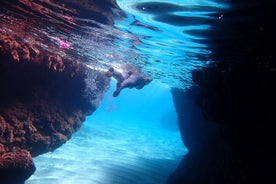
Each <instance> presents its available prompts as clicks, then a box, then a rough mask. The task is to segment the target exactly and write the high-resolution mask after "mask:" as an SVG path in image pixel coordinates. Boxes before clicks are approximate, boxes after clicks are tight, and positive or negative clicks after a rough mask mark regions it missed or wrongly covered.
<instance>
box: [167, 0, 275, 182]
mask: <svg viewBox="0 0 276 184" xmlns="http://www.w3.org/2000/svg"><path fill="white" fill-rule="evenodd" d="M230 2H232V3H233V4H232V9H230V10H229V12H225V13H223V14H224V17H225V19H226V20H225V21H222V22H220V23H218V24H217V25H215V27H214V29H213V30H212V31H213V34H211V33H210V35H212V36H211V38H210V40H211V39H213V41H214V42H215V43H220V44H219V45H216V44H213V45H212V44H210V45H211V46H212V49H213V55H212V58H213V60H214V61H216V62H214V63H213V64H212V65H211V66H210V67H208V68H204V69H202V70H197V71H194V72H193V81H194V82H195V83H196V85H197V90H195V89H189V90H187V91H186V92H184V91H179V90H173V91H172V94H173V96H174V102H175V107H176V109H177V112H178V116H179V126H180V129H181V133H182V135H183V141H184V143H185V144H187V147H188V149H189V153H188V155H187V156H186V157H185V158H184V159H183V161H182V162H181V164H180V165H179V167H178V169H177V170H176V171H175V172H174V173H173V174H172V175H171V177H170V178H169V181H168V183H170V184H180V183H183V184H184V183H185V184H189V183H193V184H194V183H212V184H214V183H218V184H219V183H229V184H237V183H242V184H251V183H268V184H272V183H274V182H275V179H274V172H273V170H272V169H271V168H273V165H274V163H273V157H274V152H273V147H274V143H273V142H274V141H273V140H275V133H274V128H273V127H274V126H273V124H274V123H275V122H276V118H275V112H274V109H275V108H274V105H275V103H276V90H275V87H274V86H275V84H276V80H275V79H276V70H275V51H274V48H275V47H274V46H275V44H276V42H275V38H274V36H273V35H274V32H275V28H273V26H272V24H271V19H270V18H271V16H272V15H271V12H272V10H271V7H273V6H272V4H271V3H272V2H271V1H264V2H262V3H260V2H257V1H256V2H254V3H253V2H252V1H250V2H249V1H248V2H247V1H243V2H241V1H237V2H236V1H230ZM227 18H229V19H227ZM220 24H221V25H220ZM191 94H194V95H193V96H191ZM191 100H193V101H194V103H191V102H190V101H191ZM195 104H197V105H198V107H199V108H200V109H201V112H202V115H203V116H204V118H205V119H206V120H209V121H205V120H204V121H203V120H202V119H199V118H198V117H197V116H200V115H194V114H195V113H189V111H190V108H195ZM187 106H188V107H187ZM186 107H187V108H186ZM187 117H188V118H187ZM189 117H192V118H189Z"/></svg>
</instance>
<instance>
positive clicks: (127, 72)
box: [106, 65, 152, 97]
mask: <svg viewBox="0 0 276 184" xmlns="http://www.w3.org/2000/svg"><path fill="white" fill-rule="evenodd" d="M106 76H107V77H114V78H115V79H116V80H117V87H116V91H114V93H113V97H117V96H118V95H119V94H120V92H121V90H122V89H124V88H136V89H142V88H143V87H144V86H145V85H147V84H149V83H150V82H151V81H152V78H151V77H147V76H145V75H144V74H143V73H142V71H141V70H140V69H138V68H135V67H131V66H127V65H124V66H123V67H122V72H119V71H115V70H114V68H112V67H110V68H109V70H108V71H107V72H106Z"/></svg>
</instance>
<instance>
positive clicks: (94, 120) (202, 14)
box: [26, 0, 228, 184]
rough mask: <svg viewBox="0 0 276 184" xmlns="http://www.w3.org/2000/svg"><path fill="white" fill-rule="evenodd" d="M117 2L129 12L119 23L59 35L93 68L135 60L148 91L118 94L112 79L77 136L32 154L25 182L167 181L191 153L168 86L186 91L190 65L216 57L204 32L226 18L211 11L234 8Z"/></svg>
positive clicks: (183, 1)
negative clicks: (147, 80)
mask: <svg viewBox="0 0 276 184" xmlns="http://www.w3.org/2000/svg"><path fill="white" fill-rule="evenodd" d="M117 2H118V5H119V6H120V7H121V8H122V9H123V10H124V11H125V12H126V14H127V18H126V19H124V20H117V21H116V23H115V26H116V27H115V28H114V27H111V26H106V25H99V26H100V28H89V27H86V30H87V31H86V32H85V33H84V34H82V35H76V34H74V33H71V34H69V35H68V34H67V37H70V40H69V39H68V38H67V37H66V35H65V34H63V33H55V37H61V38H64V39H65V40H69V43H70V44H71V45H72V47H73V48H75V49H76V50H77V51H78V54H79V55H82V56H85V57H88V58H89V59H90V62H87V63H86V65H87V66H89V67H91V68H94V69H95V68H96V69H99V70H106V69H107V68H108V67H109V66H110V65H112V66H115V67H120V64H122V63H130V64H135V65H138V66H141V67H142V68H143V71H144V72H145V73H147V74H149V75H151V76H152V77H153V78H154V80H153V82H152V83H150V84H149V85H148V86H145V87H144V88H143V89H142V90H136V89H125V90H123V91H122V92H121V94H120V96H119V97H118V98H113V97H112V93H113V91H114V88H115V81H112V84H111V88H110V90H109V91H108V92H107V93H106V94H105V96H104V98H103V101H102V103H101V104H100V107H99V108H98V109H97V111H96V112H94V113H93V115H92V116H90V117H88V118H87V120H86V121H85V122H84V124H83V126H82V127H81V129H80V130H79V131H78V132H77V133H75V134H74V135H73V137H72V139H70V140H69V141H68V142H67V143H65V144H64V145H62V146H61V147H60V148H58V149H57V150H55V151H54V152H52V153H47V154H44V155H41V156H38V157H36V158H34V162H35V165H36V167H37V170H36V172H35V174H34V175H32V176H31V178H30V179H29V180H28V181H27V182H26V184H38V183H39V184H49V183H55V184H63V183H66V184H70V183H72V184H73V183H74V184H75V183H79V184H164V183H166V179H167V177H168V176H169V174H171V173H172V172H173V171H174V169H175V168H176V167H177V165H178V164H179V162H180V161H181V160H182V158H183V156H184V155H185V154H187V151H188V150H187V148H186V147H185V145H184V144H183V142H182V140H181V137H180V133H179V130H178V125H177V115H176V112H175V109H174V105H173V102H172V96H171V93H170V88H171V87H177V88H180V89H183V90H185V89H186V88H187V87H189V86H191V85H192V80H191V71H192V70H193V69H196V68H201V67H205V66H206V65H208V63H210V62H212V61H211V60H210V57H209V56H210V54H211V51H210V50H209V49H208V45H206V43H205V42H204V40H206V39H207V37H206V35H205V34H200V33H201V32H204V31H206V30H210V29H212V27H211V25H210V24H209V22H210V21H211V22H212V21H221V20H220V16H221V15H220V14H219V16H217V17H214V16H213V13H219V12H220V11H223V10H224V9H226V8H227V7H228V6H227V4H224V3H219V2H216V1H210V0H209V1H206V0H205V1H204V0H174V1H169V0H159V1H158V2H163V3H170V4H169V5H168V4H158V5H157V4H143V5H139V6H138V5H137V4H136V3H142V2H157V1H147V0H135V1H134V0H118V1H117ZM110 35H111V36H113V37H115V38H117V41H115V42H114V39H112V40H111V39H109V38H110ZM54 39H55V38H54V37H53V40H54ZM115 40H116V39H115ZM67 57H69V58H70V57H71V59H72V58H74V57H75V56H73V55H70V54H67Z"/></svg>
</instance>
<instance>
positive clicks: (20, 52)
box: [0, 0, 122, 184]
mask: <svg viewBox="0 0 276 184" xmlns="http://www.w3.org/2000/svg"><path fill="white" fill-rule="evenodd" d="M93 3H94V4H93ZM0 5H1V7H0V23H1V28H0V84H1V90H0V183H5V184H17V183H24V181H25V180H26V179H27V178H28V177H30V176H31V174H33V173H34V171H35V166H34V163H33V161H32V157H34V156H37V155H40V154H43V153H46V152H49V151H53V150H54V149H56V148H58V147H59V146H61V145H62V144H63V143H65V142H66V141H67V140H68V139H70V138H71V136H72V134H73V133H74V132H76V131H77V130H78V129H79V128H80V126H81V125H82V122H83V121H84V120H85V118H86V116H87V115H90V114H92V113H93V112H94V111H95V110H96V108H97V107H98V105H99V103H100V101H101V99H102V96H103V93H104V92H105V91H106V90H107V88H108V87H109V82H110V79H109V78H107V77H106V76H105V75H104V73H103V72H102V71H97V70H95V69H91V67H89V68H88V67H87V65H86V64H84V62H87V58H85V57H82V56H79V55H78V52H77V49H73V48H72V46H71V45H70V44H69V43H68V42H66V41H65V40H66V39H68V38H64V37H65V36H64V35H65V34H61V33H62V32H65V33H68V32H70V31H73V30H78V31H81V29H80V27H82V26H83V25H84V24H86V26H87V25H90V26H91V25H92V26H95V24H94V23H96V22H98V23H101V24H112V23H113V18H114V17H112V15H114V13H116V14H117V15H120V16H122V14H121V11H120V10H119V9H118V7H117V5H116V3H115V1H108V0H107V1H101V2H100V1H99V2H94V1H93V2H88V1H77V2H72V1H66V0H64V1H63V0H61V1H49V0H47V1H29V0H22V1H21V0H20V1H17V0H12V1H3V2H2V1H1V2H0ZM92 15H93V16H92ZM76 17H78V18H77V19H75V18H76ZM90 18H92V19H91V20H89V19H90ZM84 19H85V20H86V21H82V20H84ZM38 20H39V21H38ZM57 35H59V36H60V37H59V36H57ZM62 36H63V38H61V37H62ZM63 39H65V40H63ZM95 63H96V62H95Z"/></svg>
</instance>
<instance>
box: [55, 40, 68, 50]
mask: <svg viewBox="0 0 276 184" xmlns="http://www.w3.org/2000/svg"><path fill="white" fill-rule="evenodd" d="M58 41H59V44H60V46H61V47H62V48H64V49H69V48H70V47H71V46H70V44H69V43H67V42H66V41H63V40H61V39H58Z"/></svg>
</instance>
